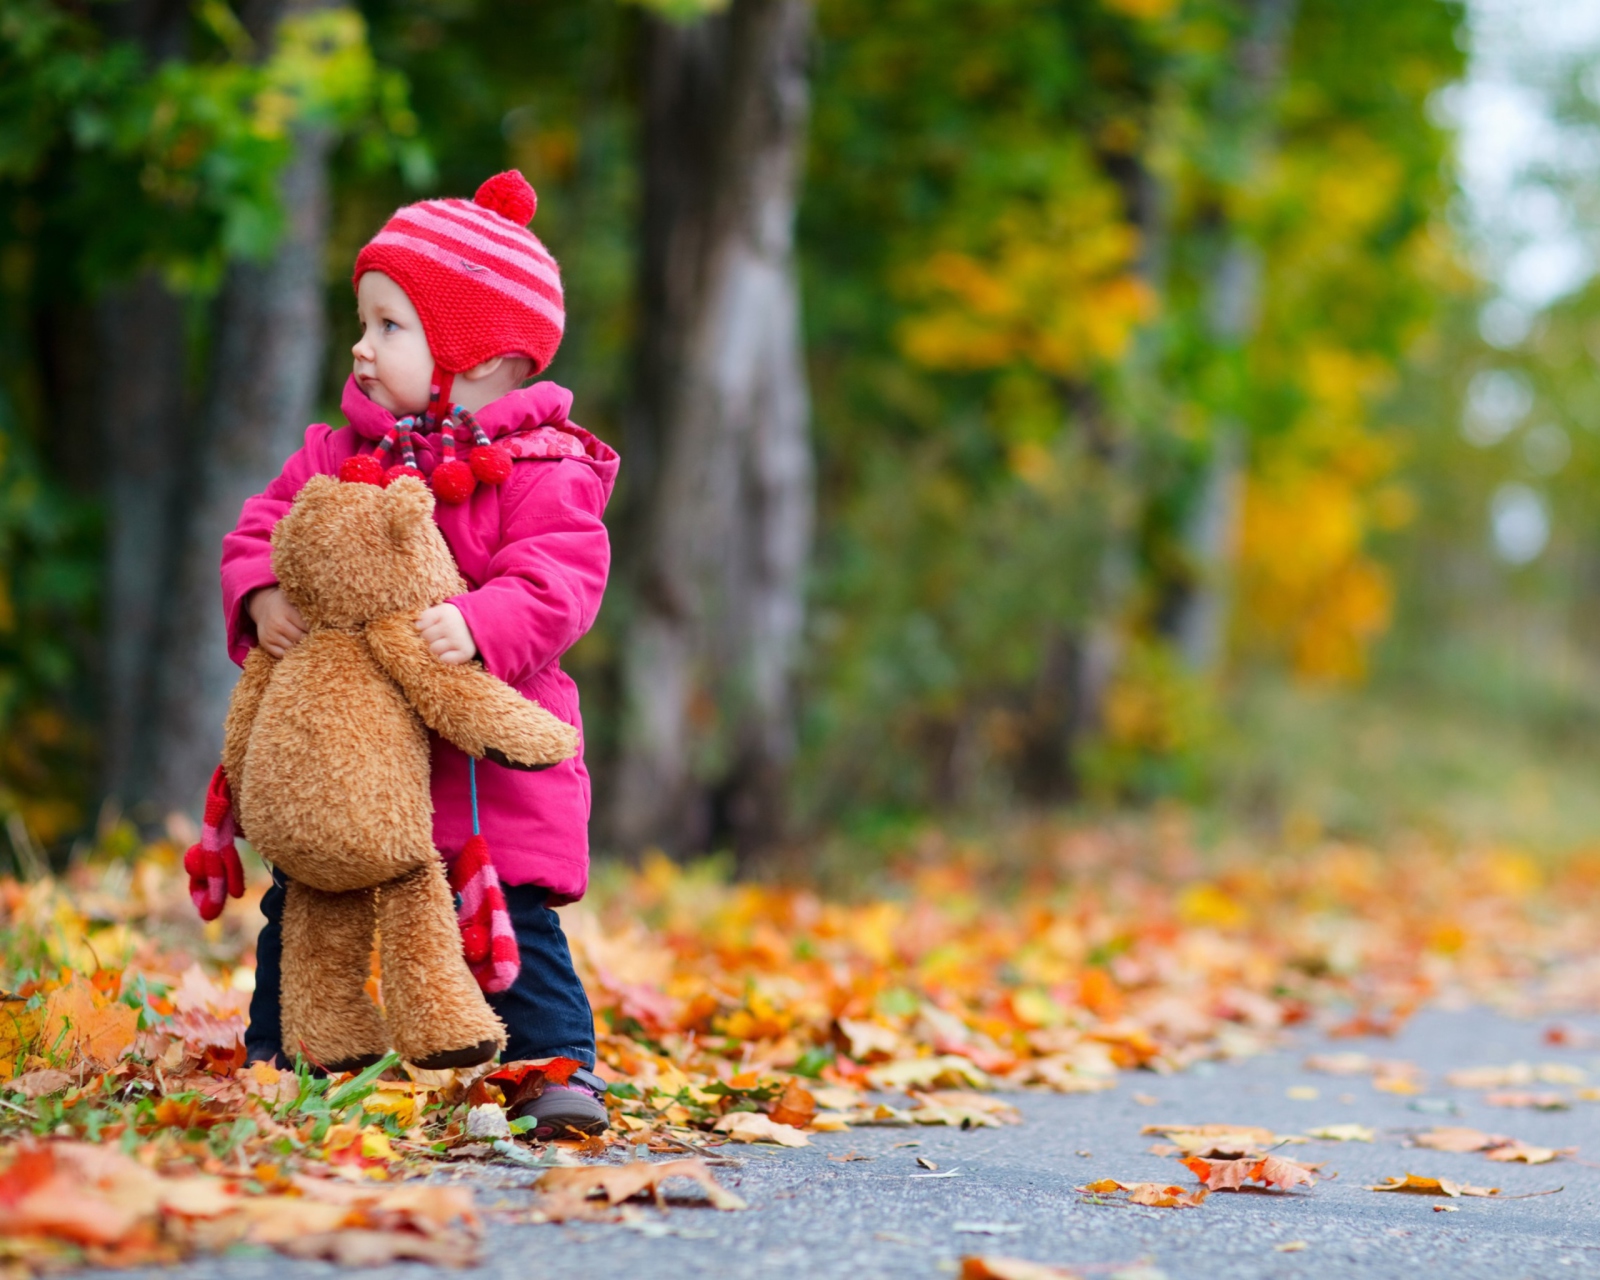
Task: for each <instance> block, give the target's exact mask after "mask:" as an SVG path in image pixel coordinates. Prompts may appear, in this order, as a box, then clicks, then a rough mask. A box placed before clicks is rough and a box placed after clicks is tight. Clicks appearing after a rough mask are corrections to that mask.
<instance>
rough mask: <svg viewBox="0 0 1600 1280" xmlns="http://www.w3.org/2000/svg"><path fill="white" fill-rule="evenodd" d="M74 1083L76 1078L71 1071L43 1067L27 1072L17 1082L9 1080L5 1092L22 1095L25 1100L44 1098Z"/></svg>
mask: <svg viewBox="0 0 1600 1280" xmlns="http://www.w3.org/2000/svg"><path fill="white" fill-rule="evenodd" d="M74 1082H75V1078H74V1076H73V1075H72V1073H71V1072H70V1071H62V1070H60V1069H58V1068H56V1067H41V1068H40V1069H39V1070H37V1071H29V1072H26V1073H24V1074H23V1075H20V1076H18V1077H17V1078H16V1079H15V1080H8V1081H7V1082H6V1084H5V1091H6V1092H7V1093H20V1094H21V1095H22V1096H23V1097H24V1098H42V1097H44V1096H45V1094H47V1093H60V1092H61V1091H62V1090H63V1089H66V1088H68V1087H70V1086H71V1085H72V1084H73V1083H74Z"/></svg>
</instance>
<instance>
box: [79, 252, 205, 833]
mask: <svg viewBox="0 0 1600 1280" xmlns="http://www.w3.org/2000/svg"><path fill="white" fill-rule="evenodd" d="M96 311H97V316H96V319H97V321H98V324H97V329H98V331H99V335H100V339H101V350H102V351H103V352H104V353H105V362H104V365H103V366H102V370H101V375H102V379H103V381H102V387H101V391H102V397H101V398H102V400H103V405H102V407H101V409H100V414H99V416H100V418H101V422H102V424H103V430H104V438H105V450H106V489H105V493H106V524H107V548H106V578H105V595H104V600H105V617H106V623H107V625H106V631H105V688H106V697H105V730H104V734H103V737H102V779H103V785H104V787H105V794H106V795H107V796H109V797H113V798H114V800H115V801H116V802H117V803H122V804H130V805H131V806H132V807H133V808H134V809H135V810H136V811H137V809H138V808H139V807H140V806H139V802H140V801H142V800H144V799H146V798H147V797H148V796H149V795H150V787H151V783H152V781H153V777H152V775H151V772H150V768H149V766H150V762H151V759H152V756H151V748H152V746H153V745H154V738H155V732H154V729H155V715H156V684H155V673H156V670H157V668H158V665H159V664H158V660H157V659H158V655H157V646H158V644H159V643H160V640H161V620H162V617H163V614H164V613H165V602H167V600H168V597H169V593H170V592H171V589H172V569H173V563H174V560H175V557H176V553H177V533H178V530H177V520H176V516H177V510H176V506H175V501H174V500H175V497H176V494H177V492H178V477H179V475H180V473H181V472H182V470H183V451H184V443H185V438H186V437H185V428H186V426H187V412H186V411H187V409H188V405H187V404H186V403H185V395H184V385H185V372H186V371H185V358H186V352H185V341H184V305H183V301H182V299H180V298H178V297H176V296H175V295H173V294H172V293H171V292H170V291H169V290H168V289H167V288H166V286H164V285H163V284H162V283H161V281H160V280H159V279H158V278H157V277H156V276H155V275H153V274H147V275H144V276H141V277H140V278H139V279H137V280H135V281H133V282H132V283H131V284H130V285H128V286H126V287H123V288H120V289H117V290H115V291H114V292H112V293H110V294H108V295H107V296H106V297H105V298H103V299H102V300H101V301H100V303H99V304H98V306H97V308H96ZM135 816H137V817H141V818H148V819H154V818H156V817H158V816H159V814H157V813H149V814H144V813H138V812H135Z"/></svg>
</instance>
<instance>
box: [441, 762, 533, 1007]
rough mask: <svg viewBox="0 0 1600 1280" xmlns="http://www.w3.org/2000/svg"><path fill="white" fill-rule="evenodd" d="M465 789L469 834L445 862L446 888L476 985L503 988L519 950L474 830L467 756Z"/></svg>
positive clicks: (474, 787) (473, 774)
mask: <svg viewBox="0 0 1600 1280" xmlns="http://www.w3.org/2000/svg"><path fill="white" fill-rule="evenodd" d="M467 790H468V794H469V795H470V796H471V797H472V836H471V838H470V839H469V840H468V841H467V842H466V844H464V845H462V846H461V852H460V853H458V854H456V856H455V860H454V861H453V862H452V863H451V864H450V887H451V889H453V890H454V891H455V892H456V894H457V896H458V897H459V898H460V899H461V903H460V906H459V907H458V908H457V909H456V920H457V922H458V923H459V925H460V926H461V951H462V954H463V955H465V956H466V959H467V968H469V969H471V970H472V976H473V977H474V978H476V979H477V982H478V985H479V986H480V987H482V988H483V989H484V990H485V991H505V990H508V989H509V988H510V986H511V984H512V983H513V982H515V981H516V980H517V974H518V973H520V972H521V971H522V949H521V948H520V947H519V946H518V945H517V934H516V931H515V930H514V929H513V928H512V927H511V912H510V911H509V910H508V909H507V907H506V895H505V894H504V893H503V892H502V891H501V889H500V876H499V874H498V873H497V872H496V871H495V869H494V862H493V861H492V860H491V859H490V857H489V842H488V841H487V840H485V839H484V838H483V833H482V832H481V831H479V830H478V762H477V760H475V759H474V758H473V757H471V756H468V757H467Z"/></svg>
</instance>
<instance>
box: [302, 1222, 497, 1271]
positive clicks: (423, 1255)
mask: <svg viewBox="0 0 1600 1280" xmlns="http://www.w3.org/2000/svg"><path fill="white" fill-rule="evenodd" d="M277 1248H278V1250H279V1252H281V1253H286V1254H288V1255H289V1256H290V1257H293V1258H307V1259H321V1260H324V1261H327V1262H331V1263H333V1264H334V1265H335V1266H340V1267H379V1266H383V1265H384V1264H385V1263H389V1262H427V1263H432V1264H433V1265H434V1266H440V1267H470V1266H473V1265H475V1264H476V1263H477V1262H478V1261H479V1256H478V1242H477V1241H476V1240H475V1239H473V1238H472V1237H471V1236H468V1235H465V1234H462V1233H451V1234H448V1235H434V1236H427V1235H421V1234H419V1233H418V1232H415V1231H374V1230H372V1229H370V1228H366V1227H344V1228H341V1229H340V1230H338V1231H320V1232H313V1233H311V1234H309V1235H300V1236H295V1237H293V1238H291V1239H289V1240H285V1241H283V1243H281V1244H279V1245H278V1246H277Z"/></svg>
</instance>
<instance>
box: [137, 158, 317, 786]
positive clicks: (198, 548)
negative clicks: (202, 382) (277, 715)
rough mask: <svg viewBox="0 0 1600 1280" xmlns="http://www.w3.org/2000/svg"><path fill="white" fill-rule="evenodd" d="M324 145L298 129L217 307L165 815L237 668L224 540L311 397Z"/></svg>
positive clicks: (187, 547) (190, 777)
mask: <svg viewBox="0 0 1600 1280" xmlns="http://www.w3.org/2000/svg"><path fill="white" fill-rule="evenodd" d="M332 142H333V138H332V134H331V133H329V132H327V131H325V130H320V129H305V130H302V131H301V132H300V133H299V134H298V136H297V138H296V149H295V155H294V158H293V159H292V160H291V161H290V163H289V165H288V166H287V168H286V169H285V170H284V173H283V177H282V184H283V186H282V192H283V194H282V198H283V203H284V209H285V211H286V214H287V227H286V230H285V234H284V237H283V239H282V240H281V241H280V242H279V244H278V246H277V248H276V249H275V250H274V252H273V256H272V258H271V259H270V260H269V261H267V262H261V263H254V262H240V263H235V264H234V265H233V266H231V267H230V268H229V270H228V275H227V279H226V281H225V283H224V285H223V289H222V294H221V296H220V298H219V299H218V302H217V309H216V328H215V338H214V346H213V350H212V355H211V377H210V388H209V391H208V393H207V395H206V398H205V401H204V403H203V405H202V408H201V412H200V416H199V424H198V430H197V432H196V445H195V449H194V462H195V465H194V467H193V468H192V471H191V474H190V475H189V476H188V477H186V480H185V483H184V490H183V498H182V502H183V505H184V506H185V507H186V508H187V515H188V518H187V520H186V521H185V523H184V528H183V533H182V539H181V546H180V554H179V559H178V564H177V574H176V586H175V589H174V591H173V593H172V596H171V601H170V611H169V613H168V614H167V617H166V627H165V634H164V637H163V642H162V645H161V652H160V655H159V657H160V666H159V671H158V678H157V688H158V704H159V706H158V713H159V714H158V720H157V727H156V737H155V743H154V747H153V764H154V770H153V771H154V783H153V792H152V794H153V798H154V800H155V802H156V804H157V805H158V806H159V809H160V812H163V813H166V812H170V811H173V810H180V811H187V810H192V809H194V808H195V807H196V806H197V804H198V801H199V799H200V796H201V795H202V794H203V792H204V790H205V785H206V782H207V781H208V780H209V778H210V776H211V771H212V770H213V769H215V768H216V765H217V762H218V758H219V754H220V752H221V748H222V721H223V716H224V715H225V714H226V712H227V706H228V698H229V695H230V694H231V693H232V691H233V685H234V681H235V679H236V678H237V676H238V670H237V668H236V667H234V665H233V663H232V661H231V660H230V659H229V658H228V654H227V648H226V644H225V642H224V634H223V621H222V587H221V582H220V579H219V575H218V562H219V558H220V556H221V548H222V538H223V535H224V534H226V533H227V532H228V531H229V530H230V529H231V528H232V527H233V525H234V523H235V522H236V521H237V520H238V518H239V509H240V507H241V506H242V505H243V504H244V501H245V499H246V498H248V497H250V496H251V495H252V494H255V493H259V492H260V491H261V490H262V489H263V488H265V487H266V484H267V482H268V481H270V480H271V479H272V477H273V476H274V475H276V474H277V472H278V470H279V468H280V467H282V465H283V461H284V459H285V458H287V457H288V456H289V454H290V453H292V452H293V451H294V450H295V449H296V448H297V447H298V446H299V444H300V441H301V439H302V436H303V434H304V432H305V428H306V424H307V423H308V422H309V421H310V418H311V413H312V411H313V408H314V406H315V402H316V390H317V386H318V381H319V375H320V372H321V368H322V358H323V348H324V346H325V344H326V319H325V316H324V313H323V295H322V284H323V274H322V265H323V251H324V248H325V246H326V244H327V237H328V226H329V192H328V153H329V149H330V148H331V146H332Z"/></svg>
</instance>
